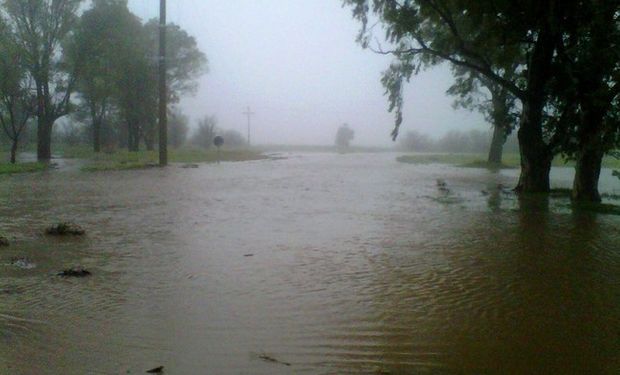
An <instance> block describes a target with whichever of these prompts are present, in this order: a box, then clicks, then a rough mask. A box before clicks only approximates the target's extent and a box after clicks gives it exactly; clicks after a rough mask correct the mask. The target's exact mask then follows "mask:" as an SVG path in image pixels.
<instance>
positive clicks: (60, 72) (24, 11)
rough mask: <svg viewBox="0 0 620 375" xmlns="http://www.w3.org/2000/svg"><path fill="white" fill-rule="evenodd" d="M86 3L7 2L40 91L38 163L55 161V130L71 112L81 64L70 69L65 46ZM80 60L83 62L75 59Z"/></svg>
mask: <svg viewBox="0 0 620 375" xmlns="http://www.w3.org/2000/svg"><path fill="white" fill-rule="evenodd" d="M81 3H82V0H4V2H3V3H2V5H3V8H2V11H3V13H4V14H5V16H6V20H7V23H8V26H9V28H10V30H11V32H12V33H13V35H14V37H15V42H16V45H17V48H18V49H19V54H20V56H21V57H22V58H23V61H24V64H25V67H26V69H27V71H28V73H29V74H30V75H31V77H32V79H33V81H34V85H35V90H36V101H37V109H36V117H37V159H39V160H41V161H47V160H49V159H50V158H51V138H52V127H53V125H54V123H55V121H56V120H57V119H59V118H60V117H63V116H65V115H67V114H68V113H69V112H70V109H71V102H70V100H71V93H72V92H73V90H74V89H75V81H76V77H77V73H78V71H79V64H75V65H72V66H68V64H67V63H66V60H64V56H63V42H65V41H66V40H67V38H68V37H69V35H70V33H71V32H72V30H73V28H74V27H75V25H76V22H77V19H78V17H77V13H78V9H79V7H80V5H81ZM75 60H79V59H77V58H76V59H74V61H75Z"/></svg>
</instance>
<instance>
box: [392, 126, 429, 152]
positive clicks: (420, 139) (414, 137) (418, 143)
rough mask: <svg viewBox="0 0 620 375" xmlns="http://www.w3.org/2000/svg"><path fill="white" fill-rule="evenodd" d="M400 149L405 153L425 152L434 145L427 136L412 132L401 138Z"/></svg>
mask: <svg viewBox="0 0 620 375" xmlns="http://www.w3.org/2000/svg"><path fill="white" fill-rule="evenodd" d="M400 147H401V148H402V149H403V150H406V151H415V152H427V151H431V150H432V149H433V147H434V145H433V140H432V139H431V138H430V137H429V136H428V135H426V134H422V133H420V132H417V131H415V130H413V131H408V132H407V133H405V135H404V137H401V139H400Z"/></svg>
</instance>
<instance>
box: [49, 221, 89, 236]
mask: <svg viewBox="0 0 620 375" xmlns="http://www.w3.org/2000/svg"><path fill="white" fill-rule="evenodd" d="M84 233H86V232H85V231H84V229H82V227H81V226H79V225H77V224H75V223H70V222H64V223H58V224H56V225H52V226H51V227H49V228H47V229H46V230H45V234H49V235H52V236H68V235H72V236H81V235H83V234H84Z"/></svg>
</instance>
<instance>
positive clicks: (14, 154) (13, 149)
mask: <svg viewBox="0 0 620 375" xmlns="http://www.w3.org/2000/svg"><path fill="white" fill-rule="evenodd" d="M18 140H19V138H18V137H17V136H15V139H13V140H12V144H11V164H15V161H16V158H17V144H18V143H19V142H18Z"/></svg>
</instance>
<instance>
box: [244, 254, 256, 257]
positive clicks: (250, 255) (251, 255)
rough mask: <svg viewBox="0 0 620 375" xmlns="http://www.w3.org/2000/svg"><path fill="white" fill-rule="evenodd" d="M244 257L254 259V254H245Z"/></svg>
mask: <svg viewBox="0 0 620 375" xmlns="http://www.w3.org/2000/svg"><path fill="white" fill-rule="evenodd" d="M243 256H244V257H253V256H254V254H243Z"/></svg>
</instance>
